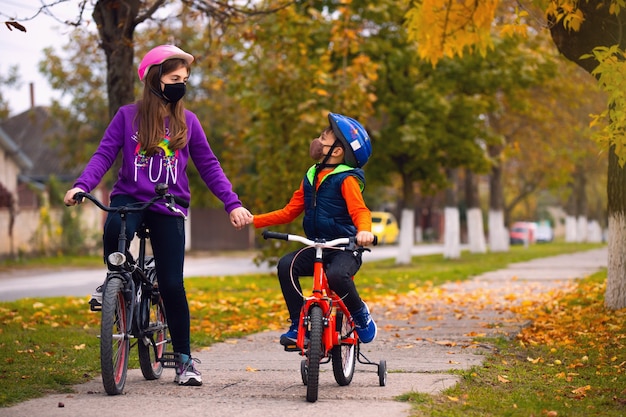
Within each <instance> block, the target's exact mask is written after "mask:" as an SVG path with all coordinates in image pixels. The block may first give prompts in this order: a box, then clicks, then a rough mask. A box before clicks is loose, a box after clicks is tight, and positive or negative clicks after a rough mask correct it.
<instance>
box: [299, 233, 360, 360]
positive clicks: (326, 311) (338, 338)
mask: <svg viewBox="0 0 626 417" xmlns="http://www.w3.org/2000/svg"><path fill="white" fill-rule="evenodd" d="M323 250H324V246H323V245H321V244H320V245H318V246H315V261H314V264H313V290H312V293H311V295H310V296H308V297H306V298H305V300H304V304H303V306H302V310H301V312H300V323H299V329H298V340H297V342H296V346H297V347H298V349H300V351H301V354H302V355H305V350H306V336H305V335H306V331H307V330H308V325H309V315H308V312H309V311H310V310H311V306H312V305H318V306H319V307H320V308H321V309H322V313H323V317H324V321H325V322H324V333H323V336H322V337H323V339H322V343H323V346H324V357H327V356H328V354H329V353H330V351H331V350H332V348H333V347H334V346H338V345H341V344H350V345H356V344H357V343H358V336H357V334H356V333H354V336H353V337H349V336H344V335H341V334H339V333H338V332H336V331H334V329H336V315H335V314H332V313H333V308H334V309H336V310H337V309H338V310H340V311H341V312H342V313H343V314H344V315H345V317H349V320H350V323H351V328H352V329H354V324H353V323H352V317H351V316H350V312H349V311H348V308H347V307H346V305H345V304H344V302H343V300H342V299H341V298H340V297H338V296H337V295H336V294H335V293H334V292H333V291H332V290H331V289H330V287H329V285H328V280H327V278H326V272H325V271H324V264H323ZM349 333H352V332H349Z"/></svg>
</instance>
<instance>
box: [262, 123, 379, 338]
mask: <svg viewBox="0 0 626 417" xmlns="http://www.w3.org/2000/svg"><path fill="white" fill-rule="evenodd" d="M328 120H329V122H330V126H328V127H327V128H326V129H324V131H323V132H322V134H321V135H320V137H319V138H317V139H314V140H313V141H312V142H311V145H310V148H309V153H310V156H311V158H313V159H314V160H315V161H317V163H316V164H315V165H313V166H312V167H311V168H309V170H308V171H307V173H306V175H305V177H304V179H303V180H302V182H301V183H300V188H299V189H298V190H297V191H295V192H294V194H293V196H292V197H291V200H290V201H289V203H287V205H286V206H285V207H283V208H282V209H280V210H276V211H272V212H270V213H265V214H259V215H255V216H254V218H253V221H254V227H255V228H261V227H268V226H274V225H278V224H286V223H290V222H291V221H293V220H294V219H296V218H297V217H298V216H299V215H300V214H301V213H302V212H303V211H304V220H303V226H304V232H305V234H306V236H307V237H308V238H309V239H315V238H324V239H326V240H330V239H336V238H341V237H349V236H356V240H357V243H358V244H359V245H361V246H367V245H370V244H371V243H372V242H373V241H374V235H373V234H372V232H371V226H372V216H371V213H370V211H369V209H368V208H367V206H366V205H365V202H364V201H363V195H362V191H363V187H364V186H365V176H364V173H363V170H362V169H361V168H362V167H363V166H364V165H365V164H366V163H367V160H368V159H369V157H370V156H371V154H372V147H371V142H370V139H369V136H368V135H367V132H366V131H365V129H364V128H363V126H361V124H360V123H359V122H357V121H356V120H354V119H352V118H349V117H346V116H342V115H340V114H335V113H329V115H328ZM314 257H315V249H314V248H304V249H300V250H298V251H295V252H292V253H289V254H287V255H285V256H283V257H282V258H281V259H280V261H279V262H278V280H279V281H280V287H281V290H282V293H283V297H284V298H285V303H286V304H287V309H288V310H289V317H290V320H291V326H290V327H289V330H288V331H287V332H286V333H284V334H283V335H282V336H281V337H280V343H281V344H282V345H285V346H287V345H290V344H293V343H295V341H296V340H297V338H298V333H297V332H298V322H299V320H300V310H301V308H302V304H303V299H302V296H301V294H302V289H301V286H300V280H299V277H300V276H312V275H313V261H314ZM361 262H362V261H361V254H360V253H359V252H349V251H334V250H330V251H328V252H327V253H325V254H324V264H325V265H324V266H325V269H326V276H327V278H328V284H329V286H330V288H331V289H332V290H333V291H334V292H335V293H336V294H337V295H338V296H339V297H341V298H343V300H344V302H345V304H346V307H347V308H348V310H349V311H350V314H351V315H352V317H353V319H354V323H355V326H356V331H357V333H358V335H359V338H360V340H361V341H362V342H363V343H369V342H371V341H372V340H374V338H375V337H376V331H377V328H376V323H375V322H374V320H373V319H372V316H371V315H370V312H369V309H368V307H367V305H366V304H365V303H364V302H363V301H362V300H361V298H360V297H359V293H358V291H357V289H356V286H355V285H354V280H353V279H352V277H353V276H354V275H355V274H356V273H357V271H358V270H359V268H360V267H361Z"/></svg>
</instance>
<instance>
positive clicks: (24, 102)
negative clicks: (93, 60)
mask: <svg viewBox="0 0 626 417" xmlns="http://www.w3.org/2000/svg"><path fill="white" fill-rule="evenodd" d="M57 1H58V0H0V21H1V22H2V23H4V22H6V21H7V20H10V19H12V18H17V20H18V22H20V23H21V24H22V25H23V26H25V27H26V32H21V31H19V30H16V29H13V30H9V29H8V28H7V27H6V26H5V25H4V24H2V26H1V27H0V51H2V58H1V59H0V75H2V76H3V77H6V76H7V75H8V72H9V68H10V67H11V66H13V65H18V67H19V74H20V78H21V81H22V84H21V88H19V89H5V87H2V88H3V94H4V96H5V98H6V99H7V101H8V102H9V108H10V110H11V114H10V115H11V116H15V115H17V114H19V113H21V112H23V111H25V110H28V109H29V108H30V106H31V99H30V83H33V85H34V104H35V105H36V106H47V105H49V104H50V103H51V99H52V98H53V97H54V98H56V99H57V100H60V99H61V94H60V93H59V92H55V91H54V90H53V89H52V88H51V87H50V85H49V84H48V81H47V80H46V79H45V77H44V76H43V75H41V74H40V73H39V71H38V69H37V67H38V63H39V61H41V60H43V58H44V55H43V49H44V48H46V47H53V48H54V49H55V51H56V52H57V53H58V54H60V55H62V54H61V50H62V47H63V45H65V44H66V43H67V34H68V33H69V32H70V31H71V28H69V27H64V25H63V23H61V22H59V21H57V20H55V19H53V18H52V17H50V16H48V15H46V14H39V15H38V16H37V17H35V18H34V19H32V20H23V19H25V18H28V17H31V16H33V15H35V14H36V13H37V11H38V10H39V9H40V7H41V3H42V2H44V3H46V4H50V3H55V2H57ZM78 3H79V1H78V0H68V1H67V2H65V3H61V4H58V5H55V6H53V7H51V8H50V12H51V13H53V14H54V15H55V16H57V17H58V18H59V19H60V20H61V21H65V20H72V19H75V18H76V16H77V14H78ZM85 17H86V18H89V19H90V18H91V12H90V11H87V12H86V13H85Z"/></svg>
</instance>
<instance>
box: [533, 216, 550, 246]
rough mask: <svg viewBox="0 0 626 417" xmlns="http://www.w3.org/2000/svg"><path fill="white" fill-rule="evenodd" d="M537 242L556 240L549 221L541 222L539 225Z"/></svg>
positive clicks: (536, 235) (536, 236)
mask: <svg viewBox="0 0 626 417" xmlns="http://www.w3.org/2000/svg"><path fill="white" fill-rule="evenodd" d="M535 240H536V241H537V242H543V243H547V242H552V241H553V240H554V230H552V226H550V223H549V222H547V221H541V222H539V224H538V225H537V233H536V234H535Z"/></svg>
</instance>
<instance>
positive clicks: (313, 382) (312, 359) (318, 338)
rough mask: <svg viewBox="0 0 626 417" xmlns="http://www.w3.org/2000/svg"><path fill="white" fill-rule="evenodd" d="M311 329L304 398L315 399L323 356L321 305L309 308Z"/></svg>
mask: <svg viewBox="0 0 626 417" xmlns="http://www.w3.org/2000/svg"><path fill="white" fill-rule="evenodd" d="M309 315H310V322H311V331H310V334H309V348H308V349H307V361H308V366H307V370H308V372H307V384H306V400H307V401H308V402H311V403H314V402H315V401H317V396H318V391H319V377H320V361H321V360H322V357H323V352H322V350H323V348H324V346H323V344H322V335H323V333H324V323H323V319H324V317H323V313H322V309H321V307H319V306H317V305H314V306H313V307H311V310H309Z"/></svg>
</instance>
